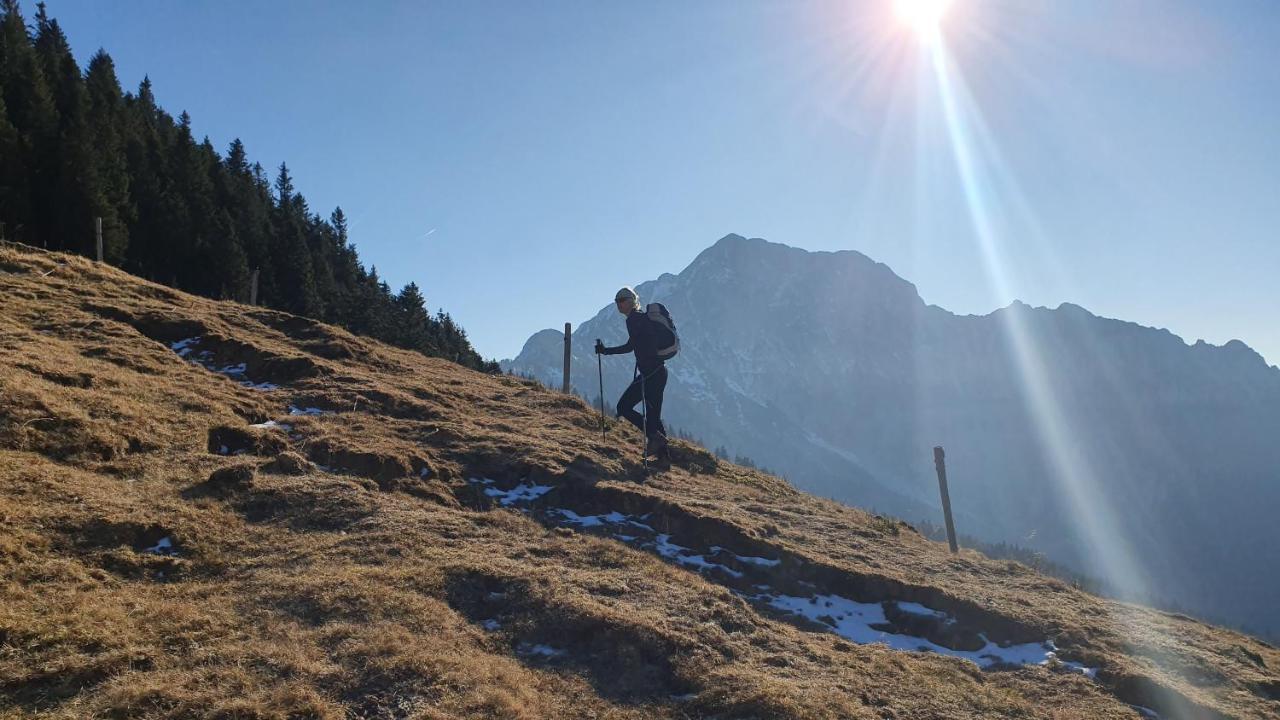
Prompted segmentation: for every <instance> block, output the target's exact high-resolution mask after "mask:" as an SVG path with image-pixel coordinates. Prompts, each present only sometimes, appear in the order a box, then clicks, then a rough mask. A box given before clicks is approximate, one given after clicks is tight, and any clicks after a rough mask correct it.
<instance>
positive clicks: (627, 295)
mask: <svg viewBox="0 0 1280 720" xmlns="http://www.w3.org/2000/svg"><path fill="white" fill-rule="evenodd" d="M613 300H614V302H617V301H619V300H630V301H632V302H639V300H640V296H639V295H637V294H636V291H635V290H632V289H631V287H630V286H624V287H623V288H622V289H621V290H619V291H618V292H617V293H615V294H614V296H613Z"/></svg>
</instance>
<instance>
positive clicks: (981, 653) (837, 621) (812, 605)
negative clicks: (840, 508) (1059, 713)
mask: <svg viewBox="0 0 1280 720" xmlns="http://www.w3.org/2000/svg"><path fill="white" fill-rule="evenodd" d="M755 599H756V600H758V601H762V602H765V603H767V604H768V605H770V606H771V607H773V608H775V609H777V610H781V611H783V612H786V613H790V614H793V615H799V616H801V617H805V618H808V619H809V620H812V621H813V622H815V623H818V624H820V625H824V626H826V627H827V628H830V629H831V631H832V632H834V633H836V634H837V635H840V636H841V637H843V638H846V639H848V640H852V641H853V642H856V643H861V644H871V643H882V644H884V645H888V646H889V647H890V648H893V649H895V650H909V651H922V652H933V653H938V654H939V655H950V656H951V657H958V658H964V659H966V660H970V661H972V662H974V663H976V664H977V665H978V666H979V667H982V668H989V667H993V666H996V665H1047V664H1049V663H1051V662H1053V661H1054V660H1056V659H1057V655H1056V654H1055V652H1054V650H1055V648H1054V646H1053V643H1051V642H1047V641H1046V642H1042V643H1036V642H1030V643H1022V644H1019V645H1008V646H1001V645H997V644H996V643H993V642H991V641H989V640H986V637H985V636H982V635H979V637H981V638H982V639H983V640H984V641H986V645H984V646H983V647H981V648H979V649H977V650H953V649H952V648H948V647H943V646H942V645H938V644H937V643H934V642H932V641H931V640H928V639H926V638H920V637H915V636H911V635H901V634H898V633H893V632H888V631H885V630H877V629H876V628H875V627H873V626H875V625H887V624H888V619H887V618H886V617H885V616H884V608H883V606H881V604H880V603H860V602H856V601H854V600H850V599H848V598H845V597H841V596H839V595H814V596H812V597H807V598H805V597H796V596H793V595H758V596H756V598H755ZM921 607H922V608H923V607H924V606H921ZM924 609H925V610H930V612H935V611H932V610H931V609H929V608H924ZM1081 667H1082V669H1081V670H1080V671H1081V672H1083V673H1084V674H1086V675H1089V676H1090V677H1092V675H1090V671H1093V672H1096V669H1093V668H1083V666H1081Z"/></svg>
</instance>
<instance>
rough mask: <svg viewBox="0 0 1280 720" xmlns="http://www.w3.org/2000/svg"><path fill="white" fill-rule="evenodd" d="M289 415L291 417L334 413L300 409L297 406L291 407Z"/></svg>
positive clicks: (311, 408)
mask: <svg viewBox="0 0 1280 720" xmlns="http://www.w3.org/2000/svg"><path fill="white" fill-rule="evenodd" d="M289 414H290V415H332V414H333V412H332V411H329V410H321V409H320V408H314V407H309V408H300V407H298V406H296V405H290V406H289Z"/></svg>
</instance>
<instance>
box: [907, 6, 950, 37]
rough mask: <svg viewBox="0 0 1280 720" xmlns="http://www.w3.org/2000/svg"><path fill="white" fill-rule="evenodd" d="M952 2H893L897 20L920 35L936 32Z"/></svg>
mask: <svg viewBox="0 0 1280 720" xmlns="http://www.w3.org/2000/svg"><path fill="white" fill-rule="evenodd" d="M951 2H952V0H893V10H894V12H895V13H896V14H897V16H898V19H899V20H901V21H902V22H904V23H906V24H907V25H910V26H911V27H912V29H914V30H915V31H916V32H918V33H921V34H922V35H931V34H933V33H934V32H936V31H937V29H938V25H939V24H940V23H941V22H942V16H943V15H946V13H947V8H948V7H950V6H951Z"/></svg>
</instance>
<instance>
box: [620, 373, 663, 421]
mask: <svg viewBox="0 0 1280 720" xmlns="http://www.w3.org/2000/svg"><path fill="white" fill-rule="evenodd" d="M666 389H667V368H666V366H665V365H659V366H658V367H656V368H654V369H653V370H650V371H649V374H648V375H640V376H637V377H636V379H635V380H633V381H632V382H631V385H630V386H629V387H628V388H627V389H626V391H624V392H623V393H622V397H621V398H619V399H618V417H624V418H626V419H628V420H630V421H631V424H632V425H635V426H636V427H638V428H640V432H645V416H646V415H647V416H648V424H649V428H648V434H649V437H654V436H657V435H663V436H666V434H667V429H666V428H665V427H663V425H662V391H663V390H666ZM641 401H643V402H644V407H645V415H641V414H640V413H638V412H636V410H635V407H636V404H637V403H639V402H641Z"/></svg>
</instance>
